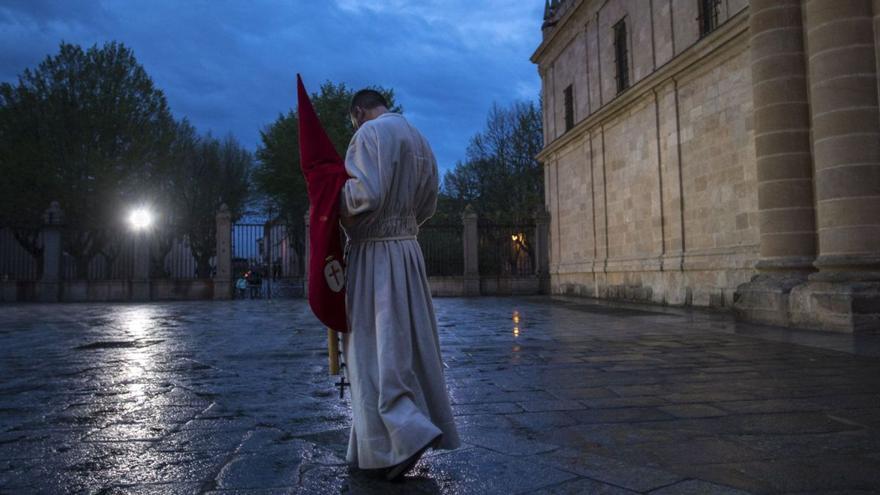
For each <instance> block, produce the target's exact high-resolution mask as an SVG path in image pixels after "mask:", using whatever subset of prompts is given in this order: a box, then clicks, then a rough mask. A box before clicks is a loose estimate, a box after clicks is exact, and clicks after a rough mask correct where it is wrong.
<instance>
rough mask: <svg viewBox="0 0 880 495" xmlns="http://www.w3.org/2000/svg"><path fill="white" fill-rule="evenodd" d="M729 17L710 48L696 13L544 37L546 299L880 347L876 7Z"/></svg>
mask: <svg viewBox="0 0 880 495" xmlns="http://www.w3.org/2000/svg"><path fill="white" fill-rule="evenodd" d="M646 5H647V8H646ZM718 7H719V10H718V25H717V26H716V27H715V29H714V30H712V31H711V32H709V33H701V32H700V31H701V27H700V24H699V23H698V18H699V16H698V8H699V2H697V1H692V0H647V1H641V2H638V1H636V0H608V1H604V2H603V1H589V0H582V1H579V2H570V3H568V4H566V9H565V10H564V11H561V10H560V11H553V10H552V9H551V12H550V13H549V15H548V17H547V19H545V24H544V27H543V30H544V40H543V42H542V44H541V46H540V47H539V48H538V50H537V51H536V52H535V54H534V55H533V57H532V60H533V62H535V63H536V64H538V67H539V72H540V73H541V75H542V78H543V81H544V86H543V89H544V96H545V101H548V102H549V103H550V104H549V105H547V106H546V107H545V111H546V112H548V113H550V115H548V116H547V118H546V119H545V122H546V124H547V128H546V129H545V135H546V136H547V144H546V146H545V149H544V150H543V151H542V152H541V154H540V155H539V158H540V159H541V161H542V162H543V163H544V165H545V167H546V179H547V183H546V192H547V207H548V209H549V211H550V212H551V215H552V217H553V219H552V223H551V229H550V232H551V234H552V235H551V240H550V242H551V245H552V246H551V250H550V253H551V268H550V272H551V277H552V288H553V291H555V292H565V293H577V294H584V295H589V296H594V297H606V298H618V299H631V300H640V301H651V302H657V303H665V304H686V305H696V306H713V307H724V308H728V307H733V308H734V310H735V311H736V314H737V315H738V316H739V317H740V318H743V319H747V320H751V321H759V322H764V323H771V324H777V325H792V326H801V327H810V328H819V329H825V330H835V331H845V332H868V331H872V332H880V215H878V214H877V212H878V211H880V78H878V77H877V72H878V67H880V1H878V0H835V1H830V0H751V1H746V0H722V1H720V2H719V3H718ZM621 20H624V21H625V22H626V23H627V32H628V36H629V38H628V39H627V40H626V43H627V47H628V50H629V53H630V55H629V56H628V58H627V60H626V64H627V67H628V68H629V72H630V74H631V76H630V80H631V82H632V85H631V86H629V87H628V88H624V89H623V90H619V89H618V85H617V83H616V79H615V71H616V60H615V57H616V56H617V50H615V48H614V42H615V41H614V31H615V30H614V28H613V26H615V25H616V24H617V23H618V22H621ZM569 85H571V87H572V88H574V100H575V102H578V103H579V104H578V105H577V106H576V112H575V115H574V117H575V120H576V122H577V123H576V125H575V126H574V127H573V128H571V129H565V128H564V126H560V122H562V123H564V122H565V115H564V114H563V115H560V113H564V111H565V108H562V107H560V105H559V99H560V94H561V91H564V88H567V87H569ZM584 99H585V100H586V104H583V100H584Z"/></svg>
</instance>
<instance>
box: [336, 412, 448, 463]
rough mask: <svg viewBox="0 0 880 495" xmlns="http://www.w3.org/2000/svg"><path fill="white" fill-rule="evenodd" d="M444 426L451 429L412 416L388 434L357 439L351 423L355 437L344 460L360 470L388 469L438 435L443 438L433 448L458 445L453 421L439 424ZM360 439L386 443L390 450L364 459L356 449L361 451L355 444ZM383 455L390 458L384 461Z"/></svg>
mask: <svg viewBox="0 0 880 495" xmlns="http://www.w3.org/2000/svg"><path fill="white" fill-rule="evenodd" d="M447 425H452V428H447V429H444V428H440V427H438V426H437V425H435V424H434V423H432V422H431V421H430V420H428V419H427V418H425V417H415V418H412V419H410V420H409V421H407V422H406V423H404V424H402V425H400V426H399V427H398V428H397V429H395V430H394V431H392V432H389V433H388V434H387V435H382V436H377V437H373V438H370V439H360V438H358V436H357V431H356V430H355V429H354V425H352V427H351V428H352V429H351V435H352V436H353V437H354V438H353V439H352V440H353V442H350V444H349V451H348V453H347V454H346V459H345V460H346V461H347V462H348V463H349V464H351V465H353V466H357V467H358V468H359V469H383V468H389V467H392V466H396V465H398V464H400V463H401V462H403V461H405V460H407V459H409V458H410V457H412V456H413V454H415V453H416V452H418V451H419V450H421V449H422V448H423V447H424V446H425V445H427V444H428V443H430V442H431V441H433V440H434V439H435V438H437V436H438V435H443V437H442V439H441V441H440V445H439V446H438V447H437V448H435V450H438V449H439V450H453V449H456V448H458V447H459V446H460V442H459V440H458V432H457V431H456V429H455V422H454V421H448V422H446V423H443V424H441V425H440V426H447ZM446 432H451V433H452V434H451V435H448V434H447V433H446ZM361 442H364V443H366V444H368V445H369V444H373V445H375V444H377V443H379V444H382V443H387V444H389V445H390V447H391V449H390V450H391V451H390V452H384V453H381V454H379V455H369V457H370V458H368V459H365V456H363V455H358V451H359V450H360V449H359V448H358V445H359V444H360V443H361ZM351 444H354V446H355V448H354V449H352V448H351ZM398 446H399V448H402V449H405V450H398V448H396V447H398ZM364 450H368V449H364ZM395 451H396V452H395ZM371 454H372V453H371ZM382 458H389V459H390V460H383V459H382Z"/></svg>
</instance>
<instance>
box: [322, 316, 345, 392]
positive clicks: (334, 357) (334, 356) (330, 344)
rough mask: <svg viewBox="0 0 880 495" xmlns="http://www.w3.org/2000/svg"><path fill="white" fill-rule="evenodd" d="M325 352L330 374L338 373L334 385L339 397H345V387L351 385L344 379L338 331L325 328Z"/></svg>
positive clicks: (343, 363)
mask: <svg viewBox="0 0 880 495" xmlns="http://www.w3.org/2000/svg"><path fill="white" fill-rule="evenodd" d="M327 353H328V358H329V359H330V374H331V375H339V381H338V382H336V386H337V387H339V398H340V399H342V398H344V397H345V387H349V386H351V384H350V383H348V382H346V381H345V372H343V370H344V369H345V367H346V366H345V362H344V360H343V359H341V356H342V352H341V351H340V350H339V332H337V331H335V330H331V329H329V328H328V329H327Z"/></svg>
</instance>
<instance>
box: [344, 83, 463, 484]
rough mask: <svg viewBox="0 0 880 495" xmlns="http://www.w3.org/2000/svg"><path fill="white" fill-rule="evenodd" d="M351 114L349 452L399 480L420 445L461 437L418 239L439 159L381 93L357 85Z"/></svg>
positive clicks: (432, 203) (446, 445) (441, 444)
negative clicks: (445, 375)
mask: <svg viewBox="0 0 880 495" xmlns="http://www.w3.org/2000/svg"><path fill="white" fill-rule="evenodd" d="M350 113H351V118H352V123H353V124H354V126H355V128H357V132H356V133H355V135H354V137H353V138H352V140H351V143H350V144H349V147H348V152H347V153H346V156H345V168H346V171H347V172H348V174H349V175H350V176H351V177H352V178H351V179H349V180H348V181H347V182H346V183H345V186H344V187H343V189H342V194H341V198H340V216H341V218H342V223H343V226H344V228H345V231H346V233H347V235H348V238H349V245H348V254H347V258H346V263H347V267H346V290H347V299H346V307H347V311H348V318H349V328H350V329H351V331H350V332H349V333H347V334H343V352H344V355H345V359H346V366H347V367H346V369H347V372H348V378H349V381H350V382H351V404H352V428H351V436H350V439H349V445H348V454H347V460H348V462H349V463H351V464H352V465H353V466H357V467H359V468H360V469H364V470H380V471H378V472H380V473H382V474H383V475H384V476H385V477H386V478H388V479H397V478H400V477H401V476H403V474H405V473H406V472H407V471H408V470H410V469H411V468H412V467H413V466H414V465H415V464H416V462H418V460H419V458H420V456H421V455H422V453H424V452H425V450H427V449H428V448H430V447H433V448H439V449H454V448H457V447H458V446H459V438H458V433H457V431H456V427H455V423H454V421H453V417H452V409H451V407H450V405H449V396H448V393H447V390H446V383H445V379H444V373H443V363H442V360H441V356H440V343H439V339H438V337H437V320H436V318H435V316H434V307H433V303H432V301H431V291H430V288H429V286H428V277H427V273H426V271H425V262H424V259H423V257H422V251H421V249H420V247H419V244H418V242H417V241H416V235H417V234H418V230H419V225H421V224H422V223H424V222H425V221H426V220H427V219H428V218H430V217H431V216H432V215H433V214H434V211H435V209H436V206H437V194H438V191H437V188H438V176H437V162H436V160H435V158H434V154H433V152H432V151H431V148H430V146H429V145H428V142H427V140H425V138H424V137H423V136H422V134H421V133H419V131H418V130H416V129H415V128H414V127H413V126H412V125H410V124H409V122H407V120H406V119H405V118H404V117H403V116H402V115H400V114H397V113H393V112H389V111H388V103H387V102H386V101H385V98H384V97H383V96H382V95H381V94H380V93H378V92H376V91H372V90H363V91H360V92H358V93H357V94H356V95H355V97H354V98H353V99H352V103H351V108H350Z"/></svg>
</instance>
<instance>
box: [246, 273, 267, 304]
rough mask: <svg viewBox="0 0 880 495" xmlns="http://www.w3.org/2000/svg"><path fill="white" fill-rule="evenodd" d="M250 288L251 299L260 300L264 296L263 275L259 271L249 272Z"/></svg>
mask: <svg viewBox="0 0 880 495" xmlns="http://www.w3.org/2000/svg"><path fill="white" fill-rule="evenodd" d="M248 287H250V292H251V299H258V298H260V297H262V295H263V275H262V274H261V273H260V270H258V269H252V270H251V271H250V272H248Z"/></svg>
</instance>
